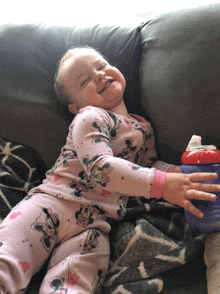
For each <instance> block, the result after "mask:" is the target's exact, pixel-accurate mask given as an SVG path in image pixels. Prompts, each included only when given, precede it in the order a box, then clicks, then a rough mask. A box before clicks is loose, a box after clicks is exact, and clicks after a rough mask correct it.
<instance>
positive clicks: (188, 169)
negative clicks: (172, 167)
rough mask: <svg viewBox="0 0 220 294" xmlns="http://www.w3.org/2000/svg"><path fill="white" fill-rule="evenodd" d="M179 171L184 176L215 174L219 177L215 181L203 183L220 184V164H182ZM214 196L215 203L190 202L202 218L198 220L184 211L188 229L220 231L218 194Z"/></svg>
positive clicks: (219, 197)
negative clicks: (205, 173)
mask: <svg viewBox="0 0 220 294" xmlns="http://www.w3.org/2000/svg"><path fill="white" fill-rule="evenodd" d="M181 170H182V172H183V173H185V174H191V173H196V172H209V173H217V174H218V176H219V177H218V178H217V179H216V180H212V181H205V183H211V184H220V163H209V164H182V165H181ZM215 194H216V195H217V199H216V200H215V201H202V200H191V202H192V204H193V205H194V206H195V207H197V208H198V209H199V210H200V211H201V212H202V213H204V217H203V218H198V217H196V216H195V215H193V214H191V213H190V212H188V211H187V210H185V218H186V221H187V223H188V224H189V226H190V227H192V228H193V229H199V230H200V231H204V232H213V231H220V193H218V192H217V193H215Z"/></svg>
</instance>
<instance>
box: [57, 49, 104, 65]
mask: <svg viewBox="0 0 220 294" xmlns="http://www.w3.org/2000/svg"><path fill="white" fill-rule="evenodd" d="M85 58H87V59H88V58H89V59H91V60H93V61H94V60H101V61H106V60H105V59H104V57H103V56H102V55H101V54H99V53H98V52H96V51H95V50H93V49H85V50H83V49H82V50H76V51H73V52H71V51H70V52H69V54H68V55H67V56H66V58H65V59H64V61H63V63H62V66H61V68H62V69H65V68H68V67H70V66H72V65H74V64H76V63H77V64H79V63H83V62H84V61H85ZM106 62H107V61H106Z"/></svg>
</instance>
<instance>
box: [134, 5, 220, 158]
mask: <svg viewBox="0 0 220 294" xmlns="http://www.w3.org/2000/svg"><path fill="white" fill-rule="evenodd" d="M219 15H220V4H213V5H208V6H203V7H202V6H201V7H197V8H193V9H185V10H181V11H174V12H170V13H166V14H163V15H159V16H157V17H155V18H154V19H153V20H152V21H150V22H149V23H148V24H146V26H145V27H144V28H143V30H142V34H141V36H142V59H141V68H140V79H141V93H142V103H143V109H144V111H145V112H146V113H148V115H149V116H150V119H151V120H152V121H153V123H154V125H155V129H156V131H157V135H158V141H159V145H158V150H159V154H160V156H161V158H162V159H164V160H166V161H172V162H175V163H180V156H181V153H182V152H183V151H184V149H185V148H186V146H187V144H188V142H189V140H190V138H191V136H192V135H194V134H196V135H200V136H202V139H203V140H202V141H203V143H204V144H215V145H216V146H217V147H218V148H220V124H219V121H220V54H219V52H220V17H219Z"/></svg>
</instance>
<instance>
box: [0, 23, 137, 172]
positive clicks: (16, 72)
mask: <svg viewBox="0 0 220 294" xmlns="http://www.w3.org/2000/svg"><path fill="white" fill-rule="evenodd" d="M139 37H140V27H136V28H128V27H116V26H111V27H109V26H100V25H97V26H94V27H91V28H86V27H46V26H44V25H34V24H33V25H12V24H10V25H2V26H1V27H0V56H1V58H0V76H1V79H0V124H1V136H4V137H7V138H9V139H11V140H16V141H18V142H21V143H25V144H27V145H29V146H32V147H34V148H36V150H37V151H39V152H40V154H41V155H42V157H43V159H44V160H45V161H46V163H47V165H48V166H49V167H50V166H52V165H53V164H54V161H55V160H56V158H57V156H58V155H59V152H60V148H61V147H62V146H63V144H64V141H65V137H66V134H67V128H68V124H69V123H70V121H71V120H72V118H73V117H72V115H70V114H69V113H68V111H67V108H66V107H65V106H62V105H61V104H60V103H59V102H58V101H57V98H56V95H55V93H54V90H53V78H54V74H55V70H56V67H57V63H58V61H59V59H60V58H61V57H62V55H63V54H64V53H65V52H66V51H67V50H68V49H69V48H71V47H72V46H76V45H89V46H92V47H95V48H96V49H98V50H100V51H101V53H102V54H103V55H104V56H105V57H106V58H107V59H108V60H109V62H110V63H112V64H113V65H115V66H117V67H118V68H119V69H120V70H121V71H122V73H123V74H124V75H125V78H126V80H127V83H128V87H127V90H126V95H125V96H126V100H127V101H130V102H129V103H130V108H133V107H134V103H133V102H134V99H131V97H133V96H134V94H135V91H136V88H137V82H136V80H137V73H138V66H139V64H138V62H139V57H140V46H139V45H140V38H139Z"/></svg>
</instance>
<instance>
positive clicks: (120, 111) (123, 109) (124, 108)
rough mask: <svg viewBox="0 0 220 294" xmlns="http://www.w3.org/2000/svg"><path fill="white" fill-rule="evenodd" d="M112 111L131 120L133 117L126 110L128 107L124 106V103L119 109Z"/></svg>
mask: <svg viewBox="0 0 220 294" xmlns="http://www.w3.org/2000/svg"><path fill="white" fill-rule="evenodd" d="M110 111H111V112H114V113H116V114H120V115H123V116H125V117H128V118H131V116H130V115H129V113H128V111H127V108H126V106H125V104H124V101H122V102H121V104H119V105H118V106H117V107H115V108H112V109H111V110H110Z"/></svg>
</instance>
